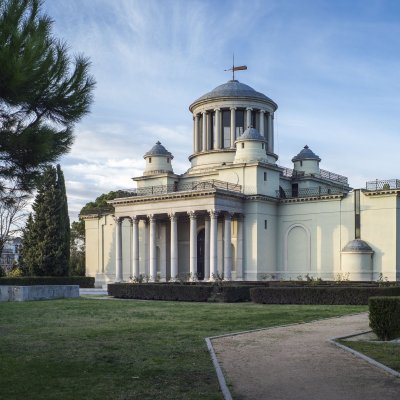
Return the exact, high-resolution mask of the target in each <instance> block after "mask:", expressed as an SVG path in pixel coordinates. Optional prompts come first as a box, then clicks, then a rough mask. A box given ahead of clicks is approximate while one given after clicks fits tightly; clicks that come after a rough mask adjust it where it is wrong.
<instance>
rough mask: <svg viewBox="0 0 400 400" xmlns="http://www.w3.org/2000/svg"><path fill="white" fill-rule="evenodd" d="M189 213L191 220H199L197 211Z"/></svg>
mask: <svg viewBox="0 0 400 400" xmlns="http://www.w3.org/2000/svg"><path fill="white" fill-rule="evenodd" d="M187 213H188V215H189V218H190V219H196V218H197V215H196V211H188V212H187Z"/></svg>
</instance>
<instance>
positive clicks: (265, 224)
mask: <svg viewBox="0 0 400 400" xmlns="http://www.w3.org/2000/svg"><path fill="white" fill-rule="evenodd" d="M267 228H268V222H267V220H266V219H265V220H264V229H267Z"/></svg>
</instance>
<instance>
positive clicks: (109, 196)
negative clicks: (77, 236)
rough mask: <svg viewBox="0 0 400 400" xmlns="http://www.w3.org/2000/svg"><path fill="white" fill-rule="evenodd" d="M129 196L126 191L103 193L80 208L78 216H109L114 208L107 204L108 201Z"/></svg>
mask: <svg viewBox="0 0 400 400" xmlns="http://www.w3.org/2000/svg"><path fill="white" fill-rule="evenodd" d="M129 195H131V193H130V192H128V191H126V190H116V191H111V192H108V193H103V194H102V195H100V196H99V197H97V198H96V200H95V201H91V202H89V203H86V204H85V205H84V206H83V207H82V209H81V211H80V213H79V214H80V215H87V214H110V213H112V212H114V207H113V206H112V205H111V204H108V203H107V202H108V201H110V200H114V199H117V198H119V197H126V196H129ZM82 222H83V221H82ZM82 225H83V224H82ZM83 229H84V228H83Z"/></svg>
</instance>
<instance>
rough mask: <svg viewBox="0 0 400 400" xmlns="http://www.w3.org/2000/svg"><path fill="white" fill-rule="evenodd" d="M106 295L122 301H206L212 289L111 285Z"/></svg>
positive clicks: (189, 286) (206, 287)
mask: <svg viewBox="0 0 400 400" xmlns="http://www.w3.org/2000/svg"><path fill="white" fill-rule="evenodd" d="M107 290H108V294H109V295H111V296H114V297H118V298H122V299H142V300H170V301H207V299H208V298H209V297H210V295H211V293H212V290H213V287H212V286H206V285H182V284H176V283H175V284H174V283H172V284H164V283H146V284H140V283H139V284H132V283H113V284H108V285H107Z"/></svg>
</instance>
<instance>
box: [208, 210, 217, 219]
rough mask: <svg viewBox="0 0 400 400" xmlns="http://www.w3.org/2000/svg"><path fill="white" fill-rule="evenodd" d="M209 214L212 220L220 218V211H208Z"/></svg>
mask: <svg viewBox="0 0 400 400" xmlns="http://www.w3.org/2000/svg"><path fill="white" fill-rule="evenodd" d="M208 213H209V214H210V218H218V214H219V211H216V210H208Z"/></svg>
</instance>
